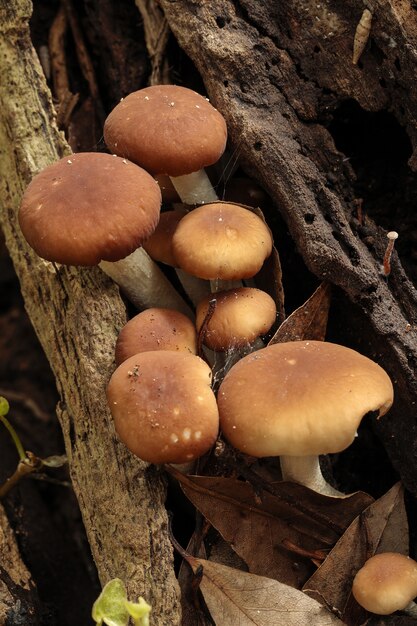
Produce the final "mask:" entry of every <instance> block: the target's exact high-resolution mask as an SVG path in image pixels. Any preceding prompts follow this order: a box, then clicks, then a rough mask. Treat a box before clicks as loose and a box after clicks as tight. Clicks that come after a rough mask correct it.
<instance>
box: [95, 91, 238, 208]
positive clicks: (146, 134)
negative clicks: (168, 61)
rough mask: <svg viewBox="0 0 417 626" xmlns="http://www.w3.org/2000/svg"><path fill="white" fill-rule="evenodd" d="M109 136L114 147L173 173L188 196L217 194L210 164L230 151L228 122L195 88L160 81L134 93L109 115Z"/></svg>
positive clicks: (204, 198)
mask: <svg viewBox="0 0 417 626" xmlns="http://www.w3.org/2000/svg"><path fill="white" fill-rule="evenodd" d="M104 139H105V141H106V144H107V146H108V147H109V149H110V150H111V152H114V153H115V154H118V155H120V156H124V157H126V158H128V159H130V160H131V161H133V162H134V163H138V165H141V166H142V167H144V168H145V169H146V170H147V171H149V172H151V173H152V174H155V175H156V174H167V175H168V176H169V177H170V178H171V180H172V182H173V185H174V187H175V188H176V190H177V192H178V194H179V196H180V197H181V199H182V201H183V202H185V203H187V204H201V203H203V202H212V201H213V200H217V195H216V193H215V191H214V190H213V187H212V185H211V183H210V181H209V179H208V177H207V174H206V173H205V171H204V168H205V167H207V166H208V165H212V164H213V163H215V162H216V161H218V159H219V158H220V157H221V155H222V154H223V152H224V149H225V147H226V139H227V129H226V122H225V120H224V118H223V116H222V115H221V114H220V113H219V112H218V111H217V110H216V109H215V108H214V107H213V106H212V105H211V104H210V103H209V102H208V100H207V99H206V98H204V97H203V96H201V95H200V94H198V93H196V92H195V91H192V90H191V89H186V88H185V87H177V86H175V85H154V86H152V87H146V88H145V89H140V90H139V91H135V92H133V93H131V94H129V95H128V96H127V97H126V98H123V100H121V102H119V104H118V105H117V106H116V107H115V108H114V109H113V111H112V112H111V113H110V115H109V116H108V117H107V119H106V121H105V124H104Z"/></svg>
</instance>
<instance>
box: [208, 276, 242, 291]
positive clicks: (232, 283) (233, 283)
mask: <svg viewBox="0 0 417 626" xmlns="http://www.w3.org/2000/svg"><path fill="white" fill-rule="evenodd" d="M241 287H243V283H242V281H241V280H221V279H220V278H215V279H214V280H211V281H210V290H211V293H217V292H218V291H227V290H230V289H240V288H241Z"/></svg>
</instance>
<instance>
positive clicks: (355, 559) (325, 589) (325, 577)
mask: <svg viewBox="0 0 417 626" xmlns="http://www.w3.org/2000/svg"><path fill="white" fill-rule="evenodd" d="M379 552H401V553H402V554H408V523H407V515H406V511H405V506H404V490H403V488H402V486H401V483H397V484H396V485H394V486H393V487H392V488H391V489H390V490H389V491H388V492H387V493H386V494H385V495H383V496H382V498H379V500H376V501H375V502H374V503H373V504H371V505H370V506H369V507H368V508H367V509H365V510H364V511H363V512H362V513H361V514H360V515H359V516H358V517H357V518H356V519H355V520H354V521H353V523H352V524H351V525H350V526H349V528H348V529H347V531H346V532H345V533H344V535H343V536H342V537H341V538H340V539H339V541H338V542H337V543H336V545H335V547H334V548H333V550H332V551H331V552H330V554H329V555H328V557H327V558H326V560H325V561H324V563H323V564H322V565H321V566H320V567H319V569H318V570H317V571H316V572H315V573H314V574H313V576H312V577H311V578H310V579H309V580H308V581H307V582H306V584H305V585H304V587H303V590H304V591H305V593H307V594H308V595H309V596H310V597H312V598H315V599H317V600H318V601H319V602H322V603H323V604H325V605H326V606H330V607H332V608H333V607H334V608H335V609H336V610H337V611H338V612H339V613H340V615H341V617H342V619H343V621H344V622H345V623H346V624H348V625H352V626H354V625H355V626H356V625H357V624H363V623H364V622H365V620H366V615H367V613H366V611H364V610H363V609H360V607H359V606H358V604H357V603H356V602H355V600H354V599H353V597H352V594H351V589H352V581H353V578H354V576H355V574H356V572H357V571H358V570H359V569H360V568H361V567H362V565H363V564H364V562H365V561H366V560H367V559H368V558H370V557H371V556H373V555H374V554H376V553H379Z"/></svg>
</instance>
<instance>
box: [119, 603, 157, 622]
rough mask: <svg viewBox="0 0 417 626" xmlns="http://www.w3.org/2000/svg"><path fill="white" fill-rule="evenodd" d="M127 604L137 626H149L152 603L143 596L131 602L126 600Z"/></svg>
mask: <svg viewBox="0 0 417 626" xmlns="http://www.w3.org/2000/svg"><path fill="white" fill-rule="evenodd" d="M125 606H126V608H127V610H128V612H129V615H130V616H131V617H132V618H133V621H134V622H135V626H149V613H150V612H151V605H150V604H148V603H147V602H146V600H144V599H143V598H142V597H140V598H139V601H138V602H129V600H126V602H125Z"/></svg>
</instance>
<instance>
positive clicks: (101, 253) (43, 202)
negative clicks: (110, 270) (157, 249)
mask: <svg viewBox="0 0 417 626" xmlns="http://www.w3.org/2000/svg"><path fill="white" fill-rule="evenodd" d="M160 206H161V192H160V190H159V187H158V185H157V184H156V182H155V180H154V179H153V178H152V176H150V175H149V174H148V173H147V172H145V170H143V169H142V168H140V167H138V166H137V165H134V164H133V163H130V162H129V161H127V160H126V159H121V158H119V157H117V156H112V155H109V154H101V153H88V152H84V153H79V154H72V155H70V156H68V157H64V158H63V159H61V160H60V161H58V162H57V163H54V164H53V165H50V166H49V167H47V168H46V169H44V170H43V171H42V172H40V173H39V174H38V175H37V176H35V178H34V179H33V180H32V182H31V183H30V185H29V186H28V187H27V189H26V191H25V193H24V196H23V199H22V203H21V206H20V211H19V223H20V228H21V229H22V232H23V234H24V236H25V238H26V240H27V241H28V243H29V245H30V246H32V248H33V249H34V250H35V252H36V253H37V254H38V255H39V256H41V257H42V258H44V259H47V260H48V261H55V262H57V263H66V264H68V265H96V264H98V263H99V262H100V261H102V260H105V261H118V260H119V259H122V258H124V257H126V256H128V255H129V254H131V253H132V252H133V251H134V250H136V248H138V247H139V246H140V245H141V244H142V242H143V241H144V239H146V238H147V237H149V235H150V234H151V233H152V232H153V231H154V229H155V228H156V225H157V223H158V220H159V211H160Z"/></svg>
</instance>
